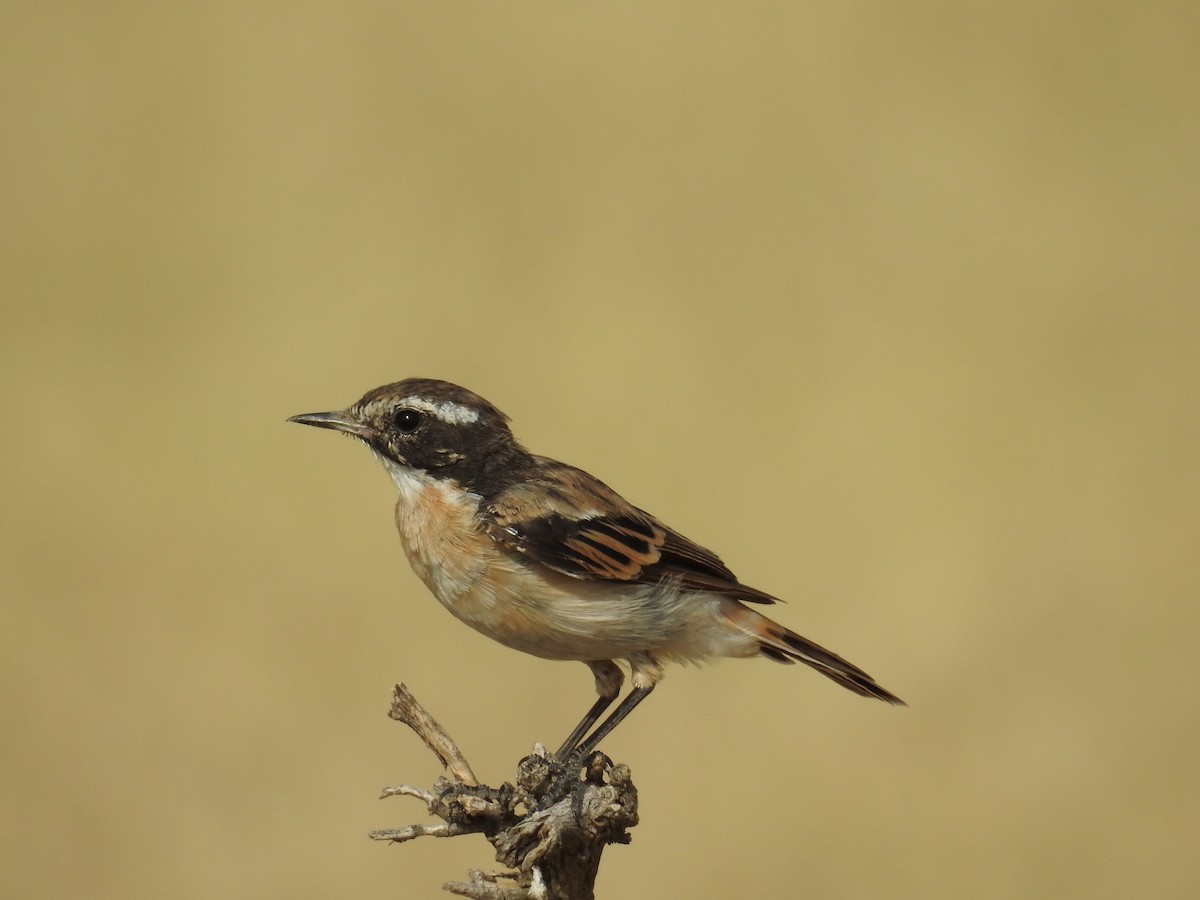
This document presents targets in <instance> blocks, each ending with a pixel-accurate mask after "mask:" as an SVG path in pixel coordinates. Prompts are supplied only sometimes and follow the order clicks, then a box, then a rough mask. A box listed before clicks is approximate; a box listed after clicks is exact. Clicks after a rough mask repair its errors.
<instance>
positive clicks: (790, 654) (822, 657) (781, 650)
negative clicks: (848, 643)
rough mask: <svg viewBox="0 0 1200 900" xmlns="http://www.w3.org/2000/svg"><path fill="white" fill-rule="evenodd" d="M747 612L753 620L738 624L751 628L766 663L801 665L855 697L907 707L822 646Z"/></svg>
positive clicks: (747, 617)
mask: <svg viewBox="0 0 1200 900" xmlns="http://www.w3.org/2000/svg"><path fill="white" fill-rule="evenodd" d="M743 609H745V607H743ZM745 611H746V612H747V613H750V616H746V617H744V618H743V620H742V622H741V623H739V624H741V625H742V626H743V627H747V626H748V628H747V630H749V631H751V633H752V634H753V635H754V636H755V637H756V638H757V639H758V652H759V653H760V654H761V655H763V656H765V657H767V659H773V660H775V662H781V663H787V664H788V665H791V664H792V663H797V662H802V663H804V664H805V665H806V666H810V667H811V668H814V669H816V670H817V671H818V672H820V673H821V674H822V675H824V676H825V677H826V678H829V679H830V680H832V681H836V682H837V683H838V684H840V685H841V686H842V687H844V688H846V689H847V690H850V691H854V693H856V694H862V695H863V696H864V697H874V698H875V699H877V700H882V701H884V702H885V703H892V704H895V705H896V706H907V704H906V703H905V702H904V701H903V700H901V699H900V698H899V697H897V696H896V695H895V694H893V693H892V692H891V691H889V690H887V689H886V688H883V687H880V686H879V685H878V684H876V683H875V679H874V678H872V677H871V676H870V675H868V674H867V673H866V672H864V671H863V670H862V669H860V668H859V667H858V666H856V665H854V664H853V663H850V662H847V661H846V660H844V659H842V658H841V657H840V656H838V655H837V654H836V653H833V652H832V651H830V650H826V649H825V648H824V647H822V646H821V645H820V644H814V643H813V642H812V641H810V640H809V639H808V638H806V637H801V636H800V635H798V634H796V632H794V631H789V630H788V629H786V628H784V627H783V626H782V625H780V624H779V623H778V622H773V621H771V620H770V619H768V618H767V617H766V616H764V615H761V614H759V613H756V612H754V611H753V610H750V609H746V610H745ZM747 620H749V621H747Z"/></svg>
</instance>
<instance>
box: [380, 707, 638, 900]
mask: <svg viewBox="0 0 1200 900" xmlns="http://www.w3.org/2000/svg"><path fill="white" fill-rule="evenodd" d="M389 715H390V716H391V717H392V718H393V719H396V720H397V721H400V722H403V723H404V724H406V725H408V727H409V728H411V729H412V730H413V731H415V732H416V733H417V735H418V736H420V738H421V740H423V741H424V742H425V744H426V746H428V747H429V748H430V749H431V750H432V751H433V752H434V753H435V754H436V755H437V757H438V759H440V760H441V761H442V763H443V765H445V766H446V768H447V770H449V773H450V774H451V775H452V776H453V780H451V779H449V778H446V777H444V776H443V777H440V778H438V780H437V781H436V782H435V783H434V786H433V790H432V791H424V790H422V789H420V788H416V787H412V786H411V785H406V784H403V785H398V786H396V787H390V788H385V789H384V791H383V796H384V797H390V796H394V795H403V796H409V797H417V798H418V799H420V800H422V801H424V802H425V804H426V806H427V807H428V808H429V812H430V813H431V814H432V815H435V816H438V817H439V818H441V819H442V820H443V821H444V822H445V824H443V825H410V826H408V827H406V828H398V829H388V830H383V831H373V832H371V837H372V838H373V839H375V840H380V841H390V842H392V843H400V842H403V841H408V840H412V839H413V838H417V837H423V836H433V837H455V836H457V835H460V834H473V833H480V834H483V835H484V836H485V837H486V838H487V839H488V840H489V841H490V842H491V844H492V846H493V847H495V848H496V859H497V860H498V861H499V862H501V863H503V864H504V865H505V866H508V867H509V870H510V871H507V872H503V873H499V874H497V875H486V874H484V873H483V872H479V871H472V872H470V874H469V878H470V880H469V881H456V882H450V883H447V884H445V885H443V887H444V888H445V889H446V890H448V891H450V893H452V894H458V895H460V896H463V897H473V898H482V900H543V898H545V900H591V898H592V897H593V896H594V884H595V881H596V873H597V871H598V870H599V867H600V855H601V853H602V852H603V851H604V848H605V846H607V845H608V844H625V843H628V842H629V834H628V829H630V828H632V827H633V826H634V825H636V824H637V821H638V816H637V789H636V788H635V787H634V785H633V781H632V780H631V777H630V772H629V768H628V767H627V766H624V765H614V764H613V763H612V761H611V760H610V759H609V758H608V757H607V756H605V755H604V754H603V753H598V752H595V753H592V754H591V755H590V756H588V757H587V758H586V759H583V760H580V759H571V760H566V761H562V760H557V759H554V758H553V757H551V756H549V755H548V754H547V753H546V751H545V748H543V747H542V746H541V745H540V744H539V745H537V746H536V747H535V748H534V752H533V753H532V754H530V755H529V756H527V757H525V758H524V759H522V760H521V761H520V763H518V764H517V775H516V778H515V783H512V784H510V783H508V782H505V783H504V784H502V785H500V787H498V788H493V787H489V786H487V785H481V784H479V783H478V781H477V780H476V778H475V775H474V773H472V771H471V767H470V766H469V765H468V764H467V761H466V759H465V758H464V757H463V755H462V752H461V751H460V750H459V749H458V746H457V745H456V744H455V743H454V741H453V740H452V739H451V738H450V736H449V735H448V734H446V732H445V730H444V729H443V728H442V727H441V726H440V725H439V724H438V723H437V721H436V720H435V719H434V718H433V717H432V716H431V715H429V713H428V712H426V711H425V709H424V708H423V707H422V706H421V705H420V703H418V702H417V700H416V698H415V697H413V696H412V694H410V693H409V692H408V689H407V688H406V687H404V685H396V689H395V691H394V694H393V699H392V709H391V712H390V713H389ZM501 881H504V882H508V883H507V884H502V883H501Z"/></svg>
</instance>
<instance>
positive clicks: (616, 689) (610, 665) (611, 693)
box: [554, 659, 625, 759]
mask: <svg viewBox="0 0 1200 900" xmlns="http://www.w3.org/2000/svg"><path fill="white" fill-rule="evenodd" d="M587 667H588V668H589V669H591V670H592V675H594V676H595V678H596V693H597V694H599V695H600V699H598V700H597V701H596V702H595V703H594V704H592V708H591V709H589V710H588V711H587V713H586V714H585V715H584V717H583V718H582V719H580V720H579V724H578V725H576V726H575V728H574V730H572V732H571V733H570V734H569V735H568V736H567V739H566V740H565V741H563V745H562V746H561V747H559V748H558V752H557V753H555V754H554V758H555V759H566V758H567V754H569V753H570V752H571V751H572V750H574V749H575V746H576V744H578V743H579V742H580V740H582V739H583V736H584V735H585V734H587V733H588V729H590V728H591V727H592V726H593V725H595V724H596V722H598V721H599V720H600V716H602V715H603V714H604V711H605V710H606V709H608V708H609V707H610V706H612V704H613V701H614V700H616V699H617V695H619V694H620V693H621V685H622V684H624V683H625V673H623V672H622V671H621V670H620V669H618V668H617V664H616V663H614V662H613V661H612V660H611V659H600V660H595V661H591V662H588V663H587ZM613 724H614V725H615V724H616V723H615V722H614V723H613ZM609 730H610V731H611V730H612V729H609Z"/></svg>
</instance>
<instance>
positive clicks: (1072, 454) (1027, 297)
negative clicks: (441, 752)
mask: <svg viewBox="0 0 1200 900" xmlns="http://www.w3.org/2000/svg"><path fill="white" fill-rule="evenodd" d="M1198 10H1200V7H1197V6H1196V5H1195V4H1186V3H1180V4H1168V3H1151V4H1120V3H1075V4H1071V3H1060V4H1044V3H1006V4H995V5H985V4H965V3H949V2H947V3H940V4H938V3H932V4H929V3H899V2H897V3H886V2H877V3H840V4H792V3H780V4H777V5H764V4H753V3H752V4H732V3H731V4H707V3H662V4H646V3H615V4H586V5H585V4H559V3H503V4H500V3H491V4H480V3H473V4H464V3H455V4H447V3H434V2H426V3H409V2H396V0H392V2H358V0H352V2H349V3H336V4H335V3H300V4H267V3H261V2H251V3H240V2H213V3H204V4H160V3H148V2H129V3H109V4H90V3H80V2H67V3H61V4H53V3H46V4H16V5H13V6H11V7H9V8H8V9H6V11H5V13H4V14H3V25H2V28H0V32H2V36H0V104H2V115H3V135H2V150H0V154H2V166H3V170H2V172H0V178H2V183H0V210H2V217H0V228H2V229H3V234H2V236H0V262H2V272H3V288H2V291H3V293H2V296H3V311H2V316H3V329H2V334H0V354H2V356H0V372H2V374H3V382H2V391H3V398H2V399H3V405H2V410H3V413H2V415H3V420H4V424H3V426H2V428H0V452H2V454H3V456H2V465H3V481H2V486H0V503H2V507H3V516H2V517H0V528H2V529H3V534H2V544H0V563H2V568H0V590H2V592H3V602H2V605H0V648H2V650H3V655H2V658H0V664H2V668H0V673H2V676H3V677H2V680H0V685H2V686H0V698H2V701H3V725H2V726H0V729H2V737H0V764H2V769H0V771H2V773H3V774H2V776H0V777H2V790H3V794H2V802H0V833H2V834H3V840H0V893H3V895H4V896H6V897H98V898H142V897H145V898H158V897H178V898H192V897H197V898H199V897H204V898H210V897H231V898H261V897H279V898H284V897H287V898H297V897H313V898H317V897H321V898H324V897H380V898H382V897H436V896H439V895H440V893H439V888H440V885H441V883H442V882H443V881H445V880H449V879H454V878H459V877H462V876H463V875H464V874H465V873H466V871H467V869H468V868H469V867H473V866H475V867H482V868H490V867H492V865H493V863H492V857H491V852H490V848H489V847H488V846H487V845H486V843H485V842H484V841H483V840H482V839H479V838H465V839H459V840H454V841H434V840H430V839H427V840H424V841H421V842H418V843H415V844H410V845H407V846H403V847H400V848H387V847H385V846H381V845H377V844H373V843H371V842H370V841H368V840H367V838H366V832H367V831H368V830H369V829H371V828H376V827H386V826H394V825H400V824H405V823H408V822H411V821H419V820H423V819H425V815H424V810H423V809H422V808H421V806H420V804H419V803H416V802H414V801H411V800H405V799H397V800H389V801H386V802H379V801H377V800H376V799H375V797H376V792H377V791H378V789H379V788H380V787H381V786H383V785H385V784H390V783H397V782H401V781H409V782H415V783H418V784H429V783H431V782H432V780H433V779H434V777H435V776H436V775H437V774H438V771H439V770H438V766H437V764H436V762H435V760H434V759H433V757H432V756H431V755H430V754H429V753H428V752H427V751H426V750H425V749H424V748H423V747H422V746H420V744H419V743H418V742H417V741H416V739H415V738H414V737H413V736H412V735H411V734H410V733H408V732H407V731H406V730H404V729H403V728H401V727H400V726H398V725H395V724H394V723H391V722H389V721H388V720H387V719H386V717H385V715H384V713H385V710H386V707H387V701H388V692H389V689H390V687H391V685H392V683H394V682H395V681H399V680H404V681H406V682H407V683H408V684H409V685H410V686H411V687H412V688H413V689H414V691H415V692H416V693H417V695H418V696H419V697H420V698H421V699H422V700H423V701H424V702H425V703H426V704H427V705H428V706H429V707H430V709H431V710H432V711H433V712H434V713H435V714H436V715H438V716H439V717H440V718H441V719H442V721H443V722H444V723H445V725H446V726H447V728H449V730H450V731H451V733H452V734H453V735H454V736H455V737H456V738H458V739H459V741H460V742H461V744H462V746H463V747H464V749H465V751H466V752H467V754H468V756H469V757H470V759H471V760H472V762H473V764H474V766H475V768H476V770H477V771H478V772H479V773H480V775H481V777H483V778H485V779H487V780H490V781H493V782H496V781H499V780H502V779H504V778H506V777H509V776H510V775H511V772H512V769H513V765H514V764H515V762H516V760H517V759H518V758H519V757H520V756H522V755H523V754H525V753H526V752H527V751H528V750H529V748H530V747H531V746H532V744H533V742H534V741H535V740H542V741H546V742H548V743H553V742H556V741H558V740H560V739H561V738H562V737H563V735H564V733H565V732H566V730H567V729H568V728H569V727H570V725H571V724H572V723H573V722H574V721H575V719H576V718H577V717H578V715H579V714H580V713H581V712H582V710H583V709H584V708H585V707H586V706H587V704H589V703H590V702H591V700H592V696H593V695H592V684H591V678H590V675H589V674H588V672H587V671H586V670H585V669H584V667H583V666H581V665H578V664H576V663H554V662H546V661H542V660H538V659H534V658H532V657H526V656H522V655H520V654H518V653H515V652H513V651H509V650H506V649H504V648H503V647H500V646H498V645H495V644H493V643H491V642H489V641H488V640H486V639H485V638H483V637H481V636H479V635H476V634H475V633H473V632H471V631H470V630H468V629H467V628H466V627H465V626H462V625H460V624H459V623H457V622H455V621H454V620H453V619H452V618H451V617H450V616H449V615H447V614H446V613H445V611H444V610H442V609H441V607H439V606H438V605H437V604H436V603H435V602H434V601H433V600H432V598H431V597H430V596H428V594H427V593H426V591H425V590H424V588H423V587H422V586H421V585H420V584H419V583H418V582H417V580H416V579H415V578H414V577H413V576H412V574H411V573H410V572H409V570H408V567H407V565H406V563H405V561H404V558H403V555H402V553H401V551H400V548H399V545H398V543H397V540H396V537H395V534H394V531H393V527H392V525H391V521H390V514H391V513H390V509H391V503H392V489H391V486H390V484H389V482H388V481H387V479H386V477H385V475H384V473H383V472H382V471H381V470H380V469H379V467H378V466H377V465H376V464H375V463H374V462H373V460H372V459H371V458H370V455H369V454H368V453H367V452H366V451H365V450H364V449H363V448H361V447H359V446H355V445H353V444H352V443H350V442H348V441H343V440H337V439H335V438H334V436H332V435H330V434H324V433H317V432H314V431H312V430H308V429H302V428H299V427H297V426H295V425H288V424H285V422H284V419H285V418H286V417H287V416H288V415H291V414H294V413H298V412H308V411H313V410H323V409H329V408H334V407H338V406H342V405H345V404H347V403H349V402H351V401H353V400H355V399H356V398H357V397H358V396H359V395H360V394H361V393H362V392H363V391H365V390H366V389H368V388H370V387H373V386H375V385H377V384H380V383H383V382H386V381H392V380H396V379H399V378H401V377H405V376H408V375H418V374H419V375H427V376H434V377H442V378H447V379H450V380H453V381H456V382H459V383H462V384H464V385H467V386H468V387H471V388H472V389H474V390H477V391H479V392H480V393H482V394H483V395H484V396H486V397H488V398H489V399H491V400H492V401H494V402H495V403H496V404H497V405H499V406H500V407H501V408H502V409H504V410H505V411H506V412H508V413H509V414H510V415H512V416H513V418H514V426H515V429H516V432H517V434H518V436H519V437H520V438H521V439H522V440H523V441H524V442H525V443H526V444H527V445H528V446H530V447H531V448H533V449H535V450H536V451H538V452H542V453H547V454H550V455H553V456H557V457H560V458H563V459H566V460H568V461H571V462H573V463H575V464H577V465H580V466H583V467H584V468H587V469H589V470H590V471H592V472H594V473H595V474H597V475H598V476H600V477H601V478H603V479H605V480H606V481H608V482H609V483H611V484H612V485H614V486H615V487H617V488H618V489H619V490H620V491H622V492H623V493H624V494H626V495H627V496H628V497H629V498H630V499H631V500H633V501H634V502H635V503H637V504H639V505H641V506H643V507H645V508H647V509H649V510H651V511H652V512H655V513H656V514H658V515H660V516H662V517H663V518H664V519H666V520H667V521H668V522H670V523H671V524H672V525H674V526H675V527H677V528H679V529H681V530H682V531H684V532H685V533H686V534H688V535H690V536H692V537H694V538H695V539H696V540H698V541H700V542H701V543H704V544H706V545H708V546H710V547H712V548H714V549H716V550H717V552H719V553H720V554H721V555H722V556H723V557H724V558H725V560H726V561H727V562H728V563H729V565H730V566H731V567H732V568H733V569H734V570H735V571H736V572H737V573H738V574H739V575H740V576H741V577H742V578H743V579H744V580H746V581H747V582H748V583H750V584H753V585H755V586H758V587H761V588H762V589H764V590H768V591H771V592H774V593H777V594H779V595H781V596H782V597H785V598H787V599H788V601H789V603H788V604H787V605H784V606H781V607H778V608H777V609H776V612H777V613H778V617H779V618H780V620H781V621H783V622H784V623H786V624H788V625H789V626H791V627H793V628H795V629H797V630H798V631H800V632H802V633H804V634H806V635H808V636H810V637H812V638H814V639H816V640H818V641H820V642H822V643H826V644H828V645H829V646H830V647H831V648H833V649H835V650H836V651H838V652H840V653H843V654H844V655H846V656H847V657H848V658H849V659H851V660H853V661H855V662H857V663H859V664H860V665H862V666H863V667H865V668H866V669H867V670H868V671H870V672H871V673H872V674H873V675H875V676H876V677H877V678H878V679H879V680H880V682H881V683H882V684H884V685H886V686H887V687H888V688H890V689H892V690H894V691H896V692H897V693H898V694H900V695H901V696H902V697H904V698H905V699H907V700H908V701H909V702H910V704H911V707H910V708H909V709H892V708H889V707H887V706H884V705H883V704H879V703H872V702H868V701H866V700H863V699H861V698H859V697H855V696H853V695H851V694H849V693H847V692H845V691H841V690H839V689H837V688H836V687H835V686H833V685H832V684H830V683H829V682H827V681H825V680H824V679H822V678H820V677H818V676H817V675H815V674H813V673H812V672H810V671H808V670H805V669H802V668H799V667H798V668H794V669H788V668H784V667H781V666H776V665H772V664H770V663H768V662H766V661H760V660H753V661H726V662H720V663H716V664H713V665H709V666H705V667H701V668H689V669H681V668H673V669H671V670H670V672H669V674H668V678H667V680H666V682H665V683H664V684H663V685H662V686H661V687H660V688H659V690H658V692H656V694H655V695H654V697H653V698H652V699H651V700H650V701H649V702H648V703H647V704H646V705H645V706H643V707H642V708H641V709H639V710H638V712H637V713H636V715H634V716H633V717H632V718H631V719H630V720H629V721H628V722H627V723H626V724H625V725H624V726H623V727H622V728H621V729H619V730H618V731H617V732H616V733H615V735H614V736H613V738H612V739H611V740H609V741H608V742H607V743H606V749H607V750H608V751H609V752H610V753H611V754H612V755H614V756H615V757H616V758H618V759H620V760H622V761H625V762H628V763H630V764H631V765H632V766H633V770H634V774H635V777H636V780H637V784H638V786H639V788H640V790H641V798H642V799H641V811H642V817H643V823H642V824H641V825H640V826H639V827H638V828H637V829H636V830H635V831H634V833H633V838H634V840H633V844H632V845H631V846H629V847H619V848H614V849H612V850H610V851H608V853H607V854H606V857H605V861H604V865H603V867H602V870H601V874H600V880H599V885H598V887H599V891H600V895H601V896H602V897H606V898H626V897H629V898H632V897H654V898H698V897H702V898H724V897H794V896H806V897H1065V896H1079V897H1083V896H1087V897H1097V896H1104V897H1130V896H1143V897H1151V896H1153V897H1172V896H1174V897H1183V896H1195V895H1196V892H1197V891H1200V863H1198V862H1197V853H1196V848H1197V846H1200V829H1198V824H1197V823H1198V820H1200V796H1198V793H1200V792H1198V781H1200V774H1198V773H1200V765H1197V747H1198V746H1200V717H1198V703H1197V699H1196V687H1197V674H1198V668H1200V667H1198V664H1197V661H1196V660H1197V651H1196V648H1195V643H1196V640H1197V632H1198V630H1200V629H1198V626H1200V612H1198V604H1197V594H1198V590H1197V589H1198V587H1200V580H1198V577H1197V568H1198V567H1197V556H1198V550H1200V527H1198V526H1200V515H1198V501H1200V491H1198V476H1197V468H1198V462H1200V454H1198V450H1200V447H1198V441H1197V438H1198V437H1200V428H1198V418H1197V415H1198V414H1197V390H1198V388H1200V362H1198V360H1200V328H1198V326H1200V290H1198V289H1200V251H1198V235H1200V190H1198V187H1200V141H1198V137H1200V114H1198V113H1197V109H1198V103H1200V78H1198V75H1200V53H1197V49H1196V48H1197V41H1198V40H1200V11H1198Z"/></svg>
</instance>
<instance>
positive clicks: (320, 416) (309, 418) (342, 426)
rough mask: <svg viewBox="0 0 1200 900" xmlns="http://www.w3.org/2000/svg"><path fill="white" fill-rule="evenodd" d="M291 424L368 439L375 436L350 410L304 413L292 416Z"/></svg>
mask: <svg viewBox="0 0 1200 900" xmlns="http://www.w3.org/2000/svg"><path fill="white" fill-rule="evenodd" d="M288 421H289V422H299V423H300V424H301V425H314V426H316V427H317V428H332V429H333V430H334V431H340V432H342V433H343V434H352V435H354V436H355V437H360V438H366V437H370V436H371V435H372V434H373V431H372V430H371V428H370V427H369V426H368V425H367V424H366V423H365V422H363V421H362V420H361V419H359V418H358V417H357V416H355V415H354V414H353V413H351V412H350V410H347V409H340V410H338V411H337V412H319V413H304V414H303V415H299V416H292V417H291V418H290V419H288Z"/></svg>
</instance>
